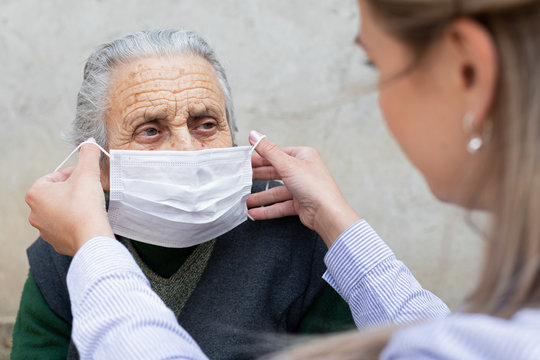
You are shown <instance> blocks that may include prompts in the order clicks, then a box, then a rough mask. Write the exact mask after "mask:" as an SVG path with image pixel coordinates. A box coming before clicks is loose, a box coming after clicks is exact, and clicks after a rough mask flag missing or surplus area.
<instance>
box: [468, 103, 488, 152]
mask: <svg viewBox="0 0 540 360" xmlns="http://www.w3.org/2000/svg"><path fill="white" fill-rule="evenodd" d="M473 121H474V115H473V114H472V113H470V112H468V113H467V114H465V116H464V117H463V129H464V130H465V133H466V134H471V133H474V129H473ZM483 145H484V140H482V137H481V136H480V135H477V134H475V135H474V136H473V137H472V138H471V139H470V140H469V142H468V143H467V151H468V152H469V154H471V155H474V154H476V153H477V152H478V150H480V149H481V148H482V146H483Z"/></svg>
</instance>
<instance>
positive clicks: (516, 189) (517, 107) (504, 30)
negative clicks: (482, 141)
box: [277, 0, 540, 359]
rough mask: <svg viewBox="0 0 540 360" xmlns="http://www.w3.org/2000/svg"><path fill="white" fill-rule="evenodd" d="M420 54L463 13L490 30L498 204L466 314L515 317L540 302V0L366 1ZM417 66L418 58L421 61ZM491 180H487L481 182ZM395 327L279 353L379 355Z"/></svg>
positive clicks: (296, 356)
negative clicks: (496, 70)
mask: <svg viewBox="0 0 540 360" xmlns="http://www.w3.org/2000/svg"><path fill="white" fill-rule="evenodd" d="M366 2H367V4H368V5H369V6H370V9H371V10H372V12H373V13H374V15H375V16H376V17H377V18H378V20H380V22H381V24H382V26H383V27H384V28H385V29H386V30H387V31H388V33H389V34H391V35H392V36H393V37H395V38H396V39H398V40H399V41H401V42H402V43H403V44H405V45H406V46H407V47H409V48H410V49H411V51H412V52H413V54H415V55H416V59H417V60H421V58H422V56H423V55H424V53H425V52H426V51H427V50H428V49H429V48H430V46H431V45H432V44H433V43H435V41H436V40H437V39H438V38H439V37H440V36H441V35H442V34H443V32H444V31H445V29H446V28H447V27H448V25H450V24H451V23H452V22H453V21H455V20H456V19H458V18H463V17H466V18H471V19H473V20H475V21H477V22H478V23H480V24H481V25H482V26H484V27H485V28H486V29H487V30H488V31H489V33H490V34H491V36H492V38H493V40H494V43H495V45H496V49H497V57H498V62H499V67H500V71H499V74H498V79H497V80H498V81H497V88H496V89H495V98H494V101H493V105H492V109H491V112H490V121H491V122H492V124H491V126H492V135H491V140H490V144H489V148H490V149H493V151H492V153H491V154H489V159H490V161H489V167H490V168H491V169H490V170H491V171H493V169H495V171H496V175H497V179H498V182H497V184H496V199H497V203H496V208H495V211H494V213H493V225H492V228H491V229H490V231H489V232H488V234H487V239H486V240H487V243H486V257H485V260H484V266H483V270H482V273H481V275H480V278H479V281H478V284H477V286H476V289H475V290H474V291H473V292H472V294H471V295H470V296H469V297H468V298H467V300H466V302H465V304H464V307H463V310H464V311H465V312H474V313H484V314H489V315H492V316H497V317H501V318H509V317H511V316H512V315H513V314H514V313H515V312H517V311H518V310H519V309H522V308H524V307H538V306H539V305H540V219H539V218H540V66H539V65H538V59H540V42H539V41H538V38H537V37H538V34H540V0H461V1H457V0H366ZM415 63H416V64H418V63H419V61H416V62H415ZM483 185H485V184H483ZM394 331H395V328H394V329H388V330H382V331H380V332H378V333H377V334H376V335H375V336H374V335H370V334H365V333H360V332H356V333H352V334H341V335H336V336H333V337H330V338H325V339H319V340H317V341H316V342H313V344H308V345H304V346H301V347H298V348H294V349H291V350H289V351H286V352H285V353H282V354H279V355H278V357H277V358H280V359H281V358H283V359H305V358H316V359H370V358H376V357H377V355H378V352H380V351H381V350H382V349H383V348H384V346H385V345H386V343H387V342H388V340H389V339H390V337H391V335H392V333H393V332H394Z"/></svg>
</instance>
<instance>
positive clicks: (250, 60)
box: [0, 0, 481, 323]
mask: <svg viewBox="0 0 540 360" xmlns="http://www.w3.org/2000/svg"><path fill="white" fill-rule="evenodd" d="M357 26H358V13H357V9H356V1H355V0H325V1H311V0H295V1H291V0H203V1H201V0H153V1H144V0H132V1H128V2H126V1H124V0H78V1H69V0H48V1H38V0H22V1H21V0H2V1H1V2H0V49H1V53H2V56H0V72H1V80H0V114H1V116H2V120H1V125H2V127H1V131H0V153H1V156H0V165H1V173H0V184H1V185H0V186H1V187H0V198H1V199H2V201H1V202H0V243H1V245H2V246H1V249H2V250H1V251H0V322H2V323H9V322H11V321H12V320H13V319H14V317H15V315H16V311H17V308H18V301H19V297H20V293H21V290H22V286H23V283H24V280H25V278H26V275H27V269H28V265H27V260H26V255H25V249H26V247H28V246H29V245H30V244H31V243H32V241H33V240H34V239H35V238H36V236H37V231H36V230H34V229H33V228H31V227H30V225H29V224H28V222H27V216H28V213H29V210H28V208H27V206H26V204H25V203H24V194H25V192H26V190H27V189H28V187H29V186H30V185H31V184H32V182H33V181H34V180H35V179H36V178H37V177H39V176H41V175H43V174H45V173H47V172H50V171H52V170H53V169H54V168H55V167H56V165H57V164H58V163H59V162H60V161H61V160H62V159H63V158H64V157H65V156H66V155H67V153H68V152H69V150H70V148H69V147H68V146H67V145H66V144H64V143H63V141H62V140H61V138H60V134H61V133H62V131H65V130H67V129H68V128H69V126H70V122H71V119H72V118H73V116H74V106H75V99H76V94H77V91H78V88H79V86H80V82H81V79H82V69H83V66H84V62H85V59H86V57H87V56H88V55H89V53H90V52H91V51H92V49H93V48H94V47H95V46H97V45H98V44H100V43H102V42H105V41H109V40H112V39H113V38H116V37H119V36H122V35H124V34H126V33H129V32H133V31H136V30H140V29H146V28H176V27H186V28H190V29H194V30H196V31H198V32H199V33H201V34H202V35H203V36H204V37H206V38H207V39H208V40H209V42H210V43H211V44H212V45H213V46H214V47H215V49H216V50H217V52H218V55H219V57H220V59H221V60H222V62H223V64H224V65H225V68H226V69H227V70H228V75H229V79H230V82H231V86H232V89H233V95H234V98H235V104H236V109H237V114H238V119H239V132H238V134H237V139H238V143H239V144H241V145H246V144H247V137H248V132H249V130H250V129H257V130H259V131H261V132H263V133H265V134H267V135H268V136H269V137H270V138H271V139H272V140H274V141H276V142H277V143H278V144H280V145H284V146H285V145H295V144H296V145H311V146H314V147H316V148H318V149H319V150H320V152H321V153H322V156H323V157H324V159H325V160H326V161H327V163H328V165H329V167H330V168H331V170H332V172H333V173H334V174H335V177H336V180H337V182H338V183H339V184H340V186H341V188H342V189H343V192H344V193H345V195H346V197H347V198H348V199H349V200H350V202H351V203H352V204H353V206H354V207H355V208H356V209H357V211H358V212H359V213H360V214H361V215H362V216H364V217H365V218H366V219H367V220H368V221H369V222H370V223H371V224H372V226H373V227H374V228H375V229H377V231H378V232H379V233H380V235H381V236H382V237H383V238H384V239H385V240H386V241H387V242H388V243H389V244H390V246H391V247H392V248H393V249H394V250H395V252H396V253H397V254H398V256H399V257H400V258H401V259H402V260H403V261H404V262H405V263H406V264H408V265H409V266H410V268H411V269H412V271H413V272H414V273H415V274H416V276H417V277H418V279H419V280H420V281H421V283H422V284H423V285H424V286H425V287H427V288H429V289H431V290H433V291H434V292H436V293H437V294H439V295H440V296H441V297H442V298H443V299H444V300H446V301H447V302H448V303H449V304H450V306H452V307H455V306H456V304H458V302H459V301H460V300H461V299H462V297H463V295H464V294H465V293H466V291H467V290H468V289H469V288H470V287H471V285H472V283H473V282H474V280H475V276H474V275H473V274H474V273H475V270H476V267H477V261H476V258H477V255H478V253H479V250H480V246H481V242H480V241H479V239H478V236H477V235H476V234H475V233H473V232H472V231H471V230H470V229H469V228H468V226H466V225H465V224H464V221H463V220H464V218H465V216H466V215H465V214H464V213H463V212H462V211H458V210H456V209H455V208H453V207H450V206H447V205H443V204H440V203H438V202H437V201H436V200H434V199H433V198H432V196H431V195H430V194H429V191H428V189H427V187H426V185H425V184H424V181H423V179H422V178H421V177H420V175H419V174H418V173H417V172H416V171H415V170H414V169H413V168H412V167H411V166H410V165H409V164H408V162H407V161H406V159H405V158H404V156H403V155H402V154H401V153H400V151H399V149H398V148H397V146H396V144H395V142H394V141H393V139H392V138H391V137H390V135H389V133H388V131H387V129H386V128H385V125H384V123H383V121H382V119H381V116H380V113H379V111H378V109H377V104H376V101H377V97H376V94H375V93H373V92H369V91H366V90H365V87H366V85H369V84H370V83H371V82H372V81H373V80H374V74H373V72H372V71H371V70H368V69H367V67H365V66H364V65H363V60H364V57H363V54H362V53H361V51H360V50H359V49H358V48H356V47H355V46H354V45H353V38H354V36H355V31H356V29H357ZM435 120H436V119H434V121H435ZM321 190H322V191H324V189H321ZM61 205H62V204H59V206H61ZM450 264H452V266H450Z"/></svg>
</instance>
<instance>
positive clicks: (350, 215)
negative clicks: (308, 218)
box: [315, 202, 361, 248]
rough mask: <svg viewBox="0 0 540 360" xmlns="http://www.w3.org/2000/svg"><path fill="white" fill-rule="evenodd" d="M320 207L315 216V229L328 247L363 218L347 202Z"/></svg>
mask: <svg viewBox="0 0 540 360" xmlns="http://www.w3.org/2000/svg"><path fill="white" fill-rule="evenodd" d="M319 209H320V210H319V211H318V213H317V214H316V216H315V231H316V232H317V233H318V234H319V235H320V236H321V238H322V239H323V241H324V243H325V244H326V246H327V247H328V248H330V247H331V246H332V244H333V243H334V241H336V239H337V238H338V237H339V236H340V235H341V234H342V233H343V232H344V231H345V230H347V229H348V228H349V227H351V225H353V224H354V223H356V222H357V221H358V220H360V219H361V217H360V216H359V215H358V214H357V213H356V211H355V210H354V209H353V208H352V207H351V206H350V205H349V204H348V203H347V202H343V203H338V204H336V205H329V206H321V207H320V208H319Z"/></svg>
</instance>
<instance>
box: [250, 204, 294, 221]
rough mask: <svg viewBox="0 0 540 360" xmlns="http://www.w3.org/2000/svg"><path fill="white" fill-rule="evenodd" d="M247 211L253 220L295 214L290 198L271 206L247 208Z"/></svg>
mask: <svg viewBox="0 0 540 360" xmlns="http://www.w3.org/2000/svg"><path fill="white" fill-rule="evenodd" d="M248 213H249V215H250V216H251V217H252V218H253V219H255V220H269V219H277V218H282V217H285V216H295V215H297V212H296V210H295V208H294V203H293V201H292V200H289V201H285V202H281V203H278V204H274V205H272V206H266V207H258V208H253V209H249V210H248Z"/></svg>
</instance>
